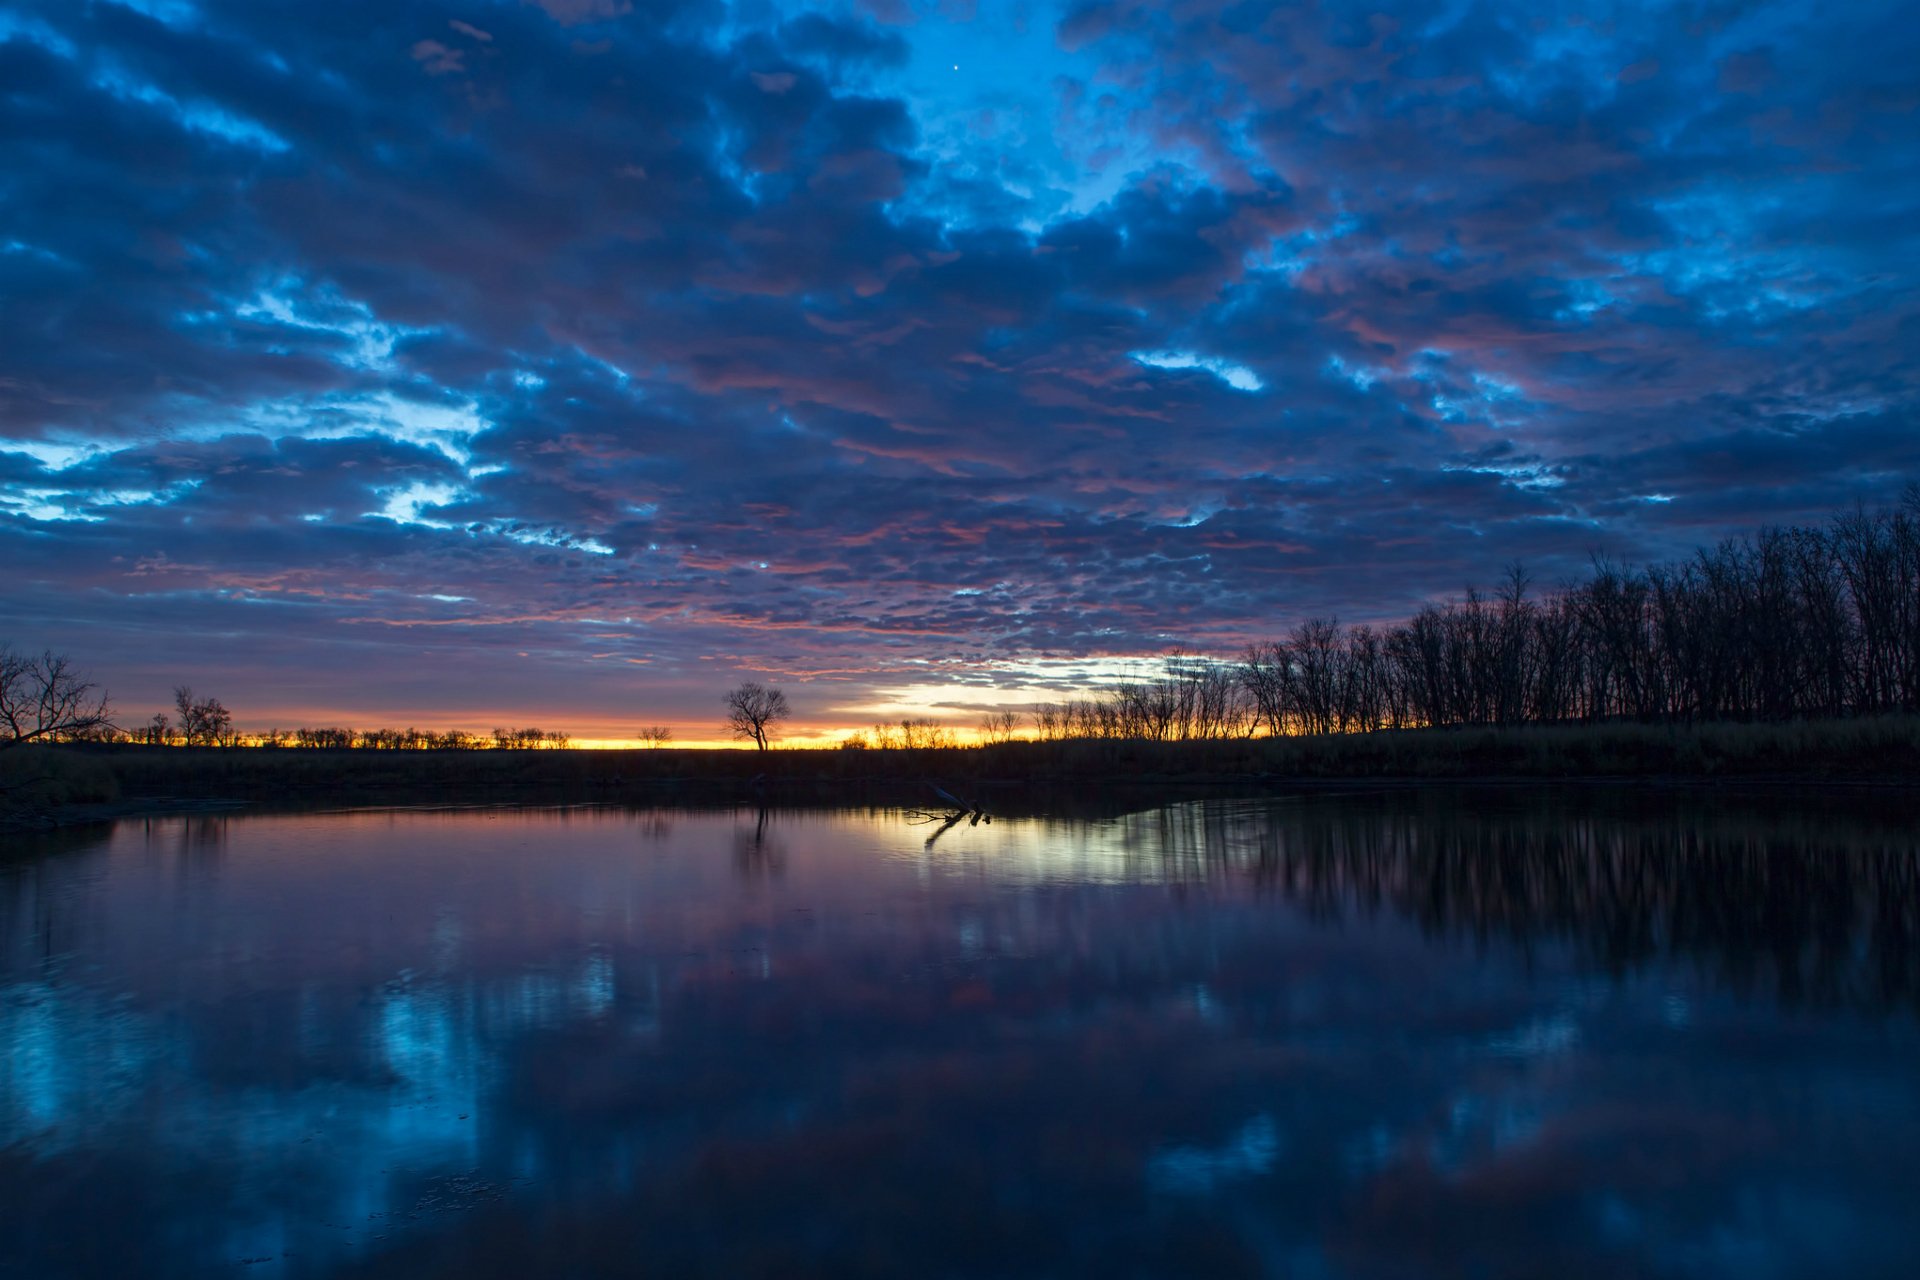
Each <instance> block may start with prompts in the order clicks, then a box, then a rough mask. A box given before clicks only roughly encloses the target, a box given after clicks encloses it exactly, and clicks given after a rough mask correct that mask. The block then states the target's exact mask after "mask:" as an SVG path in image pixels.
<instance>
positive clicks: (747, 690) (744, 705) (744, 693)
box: [725, 680, 791, 751]
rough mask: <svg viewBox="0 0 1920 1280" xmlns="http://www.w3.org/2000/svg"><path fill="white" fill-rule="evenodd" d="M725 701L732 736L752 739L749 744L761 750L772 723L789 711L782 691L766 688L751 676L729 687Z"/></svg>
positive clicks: (763, 747)
mask: <svg viewBox="0 0 1920 1280" xmlns="http://www.w3.org/2000/svg"><path fill="white" fill-rule="evenodd" d="M725 703H726V708H727V729H728V730H729V731H730V732H731V733H732V734H733V736H734V737H736V738H751V739H753V745H754V746H756V747H758V748H760V750H762V751H765V750H766V749H767V742H768V739H769V738H770V737H771V735H772V733H773V729H774V726H775V725H777V724H779V723H780V722H781V721H782V720H785V719H786V718H787V717H788V715H790V714H791V712H790V711H789V710H788V708H787V695H786V694H784V693H782V692H781V691H780V690H778V689H769V688H767V687H766V686H765V685H763V684H760V683H759V682H758V681H755V680H748V681H746V682H745V683H743V684H741V685H740V686H739V687H738V688H734V689H729V690H728V691H727V696H726V698H725Z"/></svg>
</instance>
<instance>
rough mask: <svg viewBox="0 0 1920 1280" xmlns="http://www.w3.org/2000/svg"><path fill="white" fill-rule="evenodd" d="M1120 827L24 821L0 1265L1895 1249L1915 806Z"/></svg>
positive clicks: (862, 1262) (613, 814)
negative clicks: (71, 829)
mask: <svg viewBox="0 0 1920 1280" xmlns="http://www.w3.org/2000/svg"><path fill="white" fill-rule="evenodd" d="M1098 808H1099V806H1098V805H1097V804H1095V805H1093V806H1091V807H1090V808H1089V812H1091V813H1092V814H1093V816H1086V817H1075V818H1057V817H1056V818H1040V817H1035V818H1019V817H1001V818H999V819H998V820H997V821H993V822H991V823H982V824H980V825H977V826H970V825H967V824H965V823H962V824H959V825H957V826H955V827H953V828H952V829H950V830H945V831H942V830H941V829H940V827H939V826H937V825H935V826H927V825H915V824H914V823H913V822H912V821H910V819H909V816H908V815H906V814H904V813H902V812H900V811H886V810H858V811H848V810H811V811H807V810H775V811H756V810H752V809H744V810H737V811H730V812H712V811H708V812H697V811H696V812H676V811H666V810H650V811H636V810H627V809H615V808H559V809H529V808H507V809H471V808H468V809H443V810H433V809H418V810H380V811H362V812H350V813H326V814H284V815H272V814H261V815H251V814H247V815H234V816H192V817H178V818H170V819H166V820H153V821H140V820H134V821H123V822H120V823H119V824H117V825H114V826H112V827H110V828H100V829H93V830H88V831H85V832H81V833H64V834H61V835H60V836H58V837H57V838H53V837H49V838H35V839H33V840H24V839H21V838H18V837H14V838H11V839H10V847H9V848H8V852H7V857H6V860H5V861H4V863H0V964H3V965H4V972H3V973H0V980H3V981H4V987H5V990H4V997H3V998H0V1021H3V1022H4V1029H5V1042H6V1046H7V1049H8V1052H7V1055H6V1058H5V1062H4V1064H3V1065H0V1204H3V1205H5V1206H6V1207H5V1219H4V1227H5V1230H4V1234H3V1237H0V1276H15V1275H17V1276H32V1277H36V1278H41V1277H46V1278H53V1277H82V1276H84V1277H94V1276H114V1277H124V1276H136V1275H137V1276H154V1277H171V1276H180V1277H189V1276H190V1277H196V1278H199V1277H219V1276H247V1277H262V1278H264V1277H280V1276H351V1277H362V1276H366V1277H371V1276H382V1277H386V1276H391V1277H403V1276H404V1277H437V1276H448V1277H452V1276H460V1277H514V1278H515V1280H522V1278H528V1277H540V1276H567V1277H585V1276H597V1275H649V1276H651V1275H659V1276H693V1275H713V1276H835V1277H838V1276H858V1275H876V1276H877V1275H888V1276H896V1275H897V1276H921V1275H924V1276H1072V1275H1101V1276H1212V1275H1219V1276H1287V1277H1329V1278H1331V1277H1368V1278H1371V1277H1382V1278H1385V1277H1415V1276H1463V1277H1466V1276H1474V1277H1508V1276H1511V1277H1522V1276H1526V1277H1538V1276H1543V1275H1545V1276H1553V1277H1555V1280H1577V1278H1580V1277H1589V1276H1594V1277H1598V1276H1636V1277H1637V1276H1654V1277H1664V1276H1675V1277H1678V1276H1688V1277H1720V1276H1725V1277H1735V1276H1738V1277H1742V1278H1743V1280H1745V1278H1752V1277H1789V1276H1792V1277H1799V1276H1848V1277H1872V1276H1888V1277H1892V1276H1900V1277H1910V1276H1913V1275H1915V1274H1920V1212H1917V1211H1916V1210H1915V1207H1914V1206H1915V1204H1916V1203H1917V1202H1920V1034H1917V1033H1916V1012H1920V838H1917V837H1916V835H1915V824H1914V823H1913V821H1912V819H1913V816H1914V806H1913V804H1912V802H1911V799H1910V798H1909V797H1902V796H1898V795H1886V794H1880V795H1876V794H1875V793H1871V792H1859V793H1853V794H1829V795H1800V796H1784V795H1771V794H1765V793H1749V794H1741V793H1688V792H1682V791H1674V792H1666V791H1661V790H1658V789H1654V788H1648V787H1644V786H1633V787H1622V788H1615V789H1608V790H1596V791H1581V790H1518V789H1516V790H1480V791H1441V790H1409V791H1383V792H1375V793H1355V794H1345V795H1327V796H1306V797H1291V798H1276V799H1267V800H1259V801H1205V802H1195V803H1186V804H1177V805H1173V806H1170V807H1165V808H1159V809H1154V810H1151V811H1147V812H1135V813H1124V814H1107V815H1104V816H1102V815H1101V814H1100V813H1099V812H1098ZM929 836H935V837H936V838H935V839H934V840H933V842H932V844H931V845H929V844H928V837H929Z"/></svg>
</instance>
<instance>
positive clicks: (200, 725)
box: [173, 684, 233, 747]
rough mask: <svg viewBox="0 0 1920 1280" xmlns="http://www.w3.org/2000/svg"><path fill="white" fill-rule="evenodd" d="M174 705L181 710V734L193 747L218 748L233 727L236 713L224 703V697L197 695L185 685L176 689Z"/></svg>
mask: <svg viewBox="0 0 1920 1280" xmlns="http://www.w3.org/2000/svg"><path fill="white" fill-rule="evenodd" d="M173 706H174V709H175V710H176V711H178V712H179V713H180V733H181V736H182V737H184V738H185V739H186V740H187V745H188V746H190V747H217V746H219V745H220V744H221V743H223V742H225V741H227V738H228V736H229V734H231V732H232V730H233V713H232V712H230V711H228V710H227V709H226V708H225V707H223V706H221V705H220V699H218V698H195V697H194V696H193V690H192V689H191V688H189V687H188V686H186V685H184V684H183V685H180V686H179V687H177V688H175V689H174V691H173Z"/></svg>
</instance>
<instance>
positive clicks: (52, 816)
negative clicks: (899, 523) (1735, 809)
mask: <svg viewBox="0 0 1920 1280" xmlns="http://www.w3.org/2000/svg"><path fill="white" fill-rule="evenodd" d="M769 782H770V785H761V786H748V787H743V786H741V785H739V784H738V783H737V782H736V781H734V780H728V779H711V778H710V779H674V780H666V779H660V780H651V781H645V782H641V783H639V784H637V785H634V786H631V787H628V788H622V789H620V790H621V791H622V794H618V795H610V794H607V793H606V792H604V791H601V792H599V793H598V794H582V793H580V792H578V791H574V790H571V789H568V790H565V791H562V792H556V791H555V790H554V789H553V788H552V787H550V786H544V785H540V784H530V785H526V786H522V787H516V788H511V789H510V791H512V792H513V793H514V794H506V795H502V794H501V792H500V789H499V788H497V787H494V788H488V789H487V793H486V794H485V795H484V796H483V795H482V794H480V793H479V792H478V791H469V790H468V789H466V788H420V787H415V786H410V785H408V784H406V783H400V784H397V785H394V786H390V787H383V788H379V789H377V790H370V791H361V792H355V793H351V794H338V795H334V796H332V797H323V796H321V795H318V794H316V793H315V792H313V791H310V790H296V791H269V792H262V793H257V794H253V795H248V796H132V797H128V798H125V799H121V800H114V801H94V802H85V803H78V804H71V805H62V806H56V807H54V808H50V809H45V810H38V811H33V812H16V813H0V835H8V836H11V835H23V836H31V835H37V834H46V833H52V832H59V831H71V830H74V829H76V828H81V827H87V826H96V825H104V824H110V823H116V822H125V821H134V820H154V819H165V818H192V817H208V816H229V815H239V816H261V817H267V816H278V815H292V814H328V813H363V812H393V811H407V810H418V811H425V810H449V811H465V810H485V809H546V808H561V809H576V808H577V809H630V810H635V811H644V810H654V809H683V810H717V809H740V808H755V807H761V808H767V809H775V810H807V809H822V810H825V809H836V808H850V807H859V808H879V809H897V810H903V811H904V810H908V809H914V808H936V809H937V808H942V807H945V806H944V805H943V804H941V803H939V802H937V801H936V802H934V803H931V804H930V803H929V802H928V792H929V789H930V785H931V780H922V781H920V782H918V783H913V782H909V781H908V780H906V779H900V778H893V777H874V778H868V779H838V780H835V781H834V782H833V783H831V784H827V785H820V784H818V783H812V782H807V781H806V780H799V779H773V780H769ZM796 783H805V785H792V784H796ZM783 784H788V785H783ZM977 785H978V786H979V787H980V788H981V789H980V790H979V791H977V792H974V793H970V794H969V795H968V796H966V797H965V798H966V799H967V800H968V801H970V802H971V803H974V804H977V805H978V806H979V807H980V808H982V809H983V810H984V811H986V812H988V813H989V814H991V815H992V816H995V817H1001V818H1003V819H1006V818H1012V819H1019V818H1034V817H1090V816H1101V815H1104V816H1117V815H1121V814H1125V813H1131V812H1140V811H1143V810H1148V809H1154V808H1159V807H1163V806H1166V805H1171V804H1180V803H1186V802H1190V801H1194V800H1249V801H1258V800H1273V801H1279V800H1286V799H1293V798H1299V799H1306V798H1322V797H1338V796H1357V795H1365V794H1368V793H1381V794H1393V795H1408V794H1414V793H1420V792H1494V793H1502V792H1521V791H1532V792H1538V791H1565V792H1568V793H1581V794H1585V795H1589V796H1593V795H1614V796H1618V795H1622V794H1626V793H1628V792H1630V791H1632V790H1634V789H1644V790H1647V791H1651V792H1660V793H1663V794H1671V793H1676V792H1679V793H1692V794H1695V795H1700V796H1709V795H1717V796H1728V795H1739V794H1750V795H1753V796H1756V797H1766V798H1768V799H1773V800H1779V799H1786V798H1792V797H1795V796H1805V797H1807V798H1809V799H1815V798H1832V797H1835V796H1839V795H1848V794H1856V795H1862V796H1872V797H1876V798H1879V797H1892V796H1903V795H1908V794H1913V795H1916V796H1920V777H1890V776H1854V777H1835V776H1825V777H1818V778H1809V777H1807V776H1804V775H1794V774H1778V775H1745V776H1718V777H1703V776H1698V775H1684V774H1647V775H1632V776H1623V775H1619V774H1590V775H1568V776H1557V777H1540V776H1531V775H1521V774H1501V775H1486V776H1475V777H1445V778H1440V777H1420V776H1387V777H1345V778H1329V777H1280V776H1266V777H1257V776H1244V777H1218V778H1194V777H1188V778H1130V779H1115V780H1112V781H1110V782H1108V783H1105V784H1101V785H1094V786H1086V785H1082V786H1076V787H1073V788H1071V792H1072V799H1073V800H1074V801H1075V802H1076V803H1072V804H1069V805H1066V806H1064V807H1062V806H1060V805H1059V804H1057V803H1055V804H1049V803H1046V801H1047V800H1049V799H1054V800H1056V801H1057V800H1058V799H1059V798H1060V796H1059V794H1058V793H1059V788H1058V787H1055V786H1050V785H1046V783H1045V781H1044V780H1041V781H1036V780H1026V779H998V780H981V781H980V782H979V783H978V784H977Z"/></svg>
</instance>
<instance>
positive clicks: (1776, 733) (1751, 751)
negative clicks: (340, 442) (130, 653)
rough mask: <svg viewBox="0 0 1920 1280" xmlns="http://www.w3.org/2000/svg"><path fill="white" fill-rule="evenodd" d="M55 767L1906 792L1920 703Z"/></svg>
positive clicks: (287, 804)
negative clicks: (1064, 738) (1772, 717)
mask: <svg viewBox="0 0 1920 1280" xmlns="http://www.w3.org/2000/svg"><path fill="white" fill-rule="evenodd" d="M0 766H4V768H5V769H7V770H8V771H10V775H11V777H12V778H14V779H16V780H17V779H18V778H20V777H25V776H37V775H30V774H29V773H28V772H27V771H28V770H34V771H37V774H44V775H46V777H47V778H48V779H49V780H50V786H48V787H46V788H43V790H44V791H45V794H44V795H43V796H41V797H40V799H39V800H38V802H35V801H33V800H32V799H28V800H27V802H25V803H22V802H21V799H20V794H21V793H20V792H19V791H18V789H16V799H15V802H14V803H13V804H11V805H8V806H4V807H0V832H16V831H17V832H28V831H36V830H38V831H44V830H51V829H56V828H62V827H71V826H75V825H82V824H87V823H95V822H105V821H112V820H116V819H120V818H128V817H152V816H172V815H180V814H195V813H210V812H220V811H230V810H234V809H238V808H242V807H246V808H255V807H258V808H261V809H267V810H287V809H294V810H307V811H311V810H316V809H339V808H355V807H393V806H397V805H419V804H452V805H473V804H623V805H632V806H635V807H663V806H691V807H709V806H733V805H741V804H748V805H754V804H766V805H772V806H779V807H786V806H811V805H848V804H852V805H873V806H880V807H907V806H921V807H927V808H943V807H946V806H945V802H944V801H942V800H941V799H940V798H939V797H938V796H937V795H935V794H934V792H933V790H932V786H931V784H935V783H937V784H939V785H940V786H942V787H944V788H946V789H947V790H948V791H949V792H951V793H952V794H953V795H955V796H957V797H959V798H960V799H962V800H964V801H966V802H967V803H968V804H970V805H981V806H984V807H986V808H987V809H989V810H990V811H992V812H1002V813H1007V814H1009V815H1012V814H1017V813H1056V812H1068V813H1070V812H1086V811H1089V810H1112V809H1115V808H1116V807H1117V808H1119V809H1123V810H1124V809H1138V808H1145V807H1150V806H1152V805H1155V804H1161V803H1168V802H1172V801H1176V800H1180V799H1193V798H1200V797H1205V796H1218V797H1222V798H1236V797H1249V798H1251V797H1260V796H1268V795H1274V794H1286V793H1300V794H1338V793H1345V792H1352V791H1356V790H1372V789H1392V790H1406V789H1426V788H1481V787H1486V788H1509V787H1515V786H1537V785H1541V784H1553V785H1561V784H1565V785H1569V786H1578V787H1581V788H1598V789H1608V788H1617V787H1622V786H1639V787H1647V788H1658V789H1662V790H1671V789H1675V788H1681V789H1700V790H1705V791H1716V790H1721V789H1723V788H1726V787H1729V786H1737V787H1739V788H1742V789H1760V790H1765V791H1769V792H1780V791H1791V790H1796V789H1805V790H1811V791H1819V792H1827V793H1833V792H1845V791H1857V792H1872V793H1889V792H1890V793H1894V794H1899V793H1902V792H1906V791H1909V790H1912V789H1914V788H1917V787H1920V717H1876V718H1863V719H1856V720H1839V721H1815V722H1792V723H1785V724H1765V725H1743V724H1711V725H1699V726H1693V727H1666V726H1646V725H1637V724H1608V725H1597V726H1553V727H1522V728H1508V729H1430V730H1406V731H1399V732H1380V733H1372V734H1353V735H1346V736H1341V737H1324V738H1281V739H1268V738H1261V739H1236V740H1213V741H1195V742H1152V741H1138V740H1094V741H1069V742H1050V743H1037V742H1011V743H1001V744H996V745H991V746H980V747H951V748H932V749H923V750H872V749H868V750H804V749H803V750H784V751H783V750H774V751H769V752H753V751H724V750H691V749H672V748H666V749H634V750H618V751H564V750H534V751H500V750H485V751H384V750H368V749H364V748H362V749H304V748H261V747H241V748H177V747H138V746H128V745H79V746H68V747H60V748H29V749H24V750H20V751H14V752H9V753H6V754H5V755H4V756H0Z"/></svg>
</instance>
